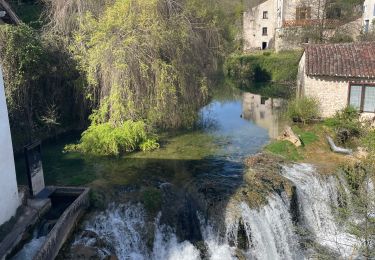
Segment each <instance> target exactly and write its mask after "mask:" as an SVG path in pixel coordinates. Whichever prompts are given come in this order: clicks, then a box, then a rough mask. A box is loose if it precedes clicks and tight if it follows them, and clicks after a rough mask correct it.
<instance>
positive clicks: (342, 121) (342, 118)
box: [324, 106, 364, 143]
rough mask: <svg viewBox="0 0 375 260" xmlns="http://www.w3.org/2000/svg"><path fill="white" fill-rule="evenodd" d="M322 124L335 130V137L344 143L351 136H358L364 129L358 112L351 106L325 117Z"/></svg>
mask: <svg viewBox="0 0 375 260" xmlns="http://www.w3.org/2000/svg"><path fill="white" fill-rule="evenodd" d="M324 124H325V125H326V126H328V127H330V128H332V129H333V130H334V131H335V132H336V139H337V140H338V141H340V142H341V143H346V142H347V141H349V140H350V139H351V138H353V137H360V136H361V134H362V133H363V131H364V129H363V125H362V123H361V122H360V114H359V112H358V110H357V109H356V108H354V107H352V106H349V107H346V108H344V109H342V110H340V111H337V112H336V114H335V115H334V116H333V117H331V118H327V119H326V120H325V121H324Z"/></svg>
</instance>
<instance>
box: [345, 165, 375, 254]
mask: <svg viewBox="0 0 375 260" xmlns="http://www.w3.org/2000/svg"><path fill="white" fill-rule="evenodd" d="M374 163H375V162H374V161H373V159H366V160H364V161H361V162H358V163H356V164H354V165H347V166H345V167H343V169H342V171H341V174H342V175H343V176H344V178H345V180H346V183H347V184H348V185H347V188H348V190H349V199H350V207H348V211H347V212H346V215H349V217H346V220H345V221H343V223H344V224H345V225H346V228H347V230H348V231H349V232H350V233H352V234H353V235H354V236H356V237H357V239H358V241H360V244H359V245H358V249H359V250H358V251H359V252H358V253H359V255H361V256H363V257H364V258H365V259H372V258H374V256H375V250H374V247H373V246H372V245H373V243H374V242H375V241H374V238H375V217H374V215H373V212H374V208H375V205H374V201H375V192H374V189H373V182H374V180H375V178H374V177H375V176H374V173H375V171H374V165H375V164H374Z"/></svg>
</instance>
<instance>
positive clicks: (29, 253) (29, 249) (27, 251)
mask: <svg viewBox="0 0 375 260" xmlns="http://www.w3.org/2000/svg"><path fill="white" fill-rule="evenodd" d="M44 241H46V237H45V236H43V237H39V238H33V239H32V240H31V241H30V242H29V243H27V244H25V245H24V246H23V248H22V250H21V251H19V252H18V253H17V254H16V255H15V256H14V257H12V260H25V259H33V257H34V256H35V255H36V254H37V252H38V250H39V248H40V247H41V246H42V245H43V243H44Z"/></svg>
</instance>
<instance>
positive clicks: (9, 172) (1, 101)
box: [0, 67, 20, 225]
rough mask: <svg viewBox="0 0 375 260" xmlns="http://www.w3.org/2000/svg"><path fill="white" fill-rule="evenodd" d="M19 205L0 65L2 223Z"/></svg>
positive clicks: (0, 223)
mask: <svg viewBox="0 0 375 260" xmlns="http://www.w3.org/2000/svg"><path fill="white" fill-rule="evenodd" d="M19 205H20V201H19V198H18V190H17V180H16V170H15V167H14V158H13V147H12V139H11V134H10V127H9V118H8V109H7V105H6V100H5V90H4V81H3V75H2V69H1V67H0V225H2V224H4V223H5V222H6V221H8V220H9V219H10V218H11V217H12V216H14V215H15V213H16V210H17V208H18V206H19Z"/></svg>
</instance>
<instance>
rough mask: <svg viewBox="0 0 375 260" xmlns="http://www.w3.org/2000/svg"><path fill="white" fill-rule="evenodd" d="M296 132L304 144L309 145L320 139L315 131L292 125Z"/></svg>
mask: <svg viewBox="0 0 375 260" xmlns="http://www.w3.org/2000/svg"><path fill="white" fill-rule="evenodd" d="M292 129H293V131H294V133H296V134H297V135H298V136H299V138H300V139H301V141H302V143H303V145H305V146H306V145H309V144H312V143H314V142H316V141H318V140H319V136H318V135H316V134H315V133H314V132H310V131H305V130H303V129H301V128H299V127H298V126H293V127H292Z"/></svg>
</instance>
